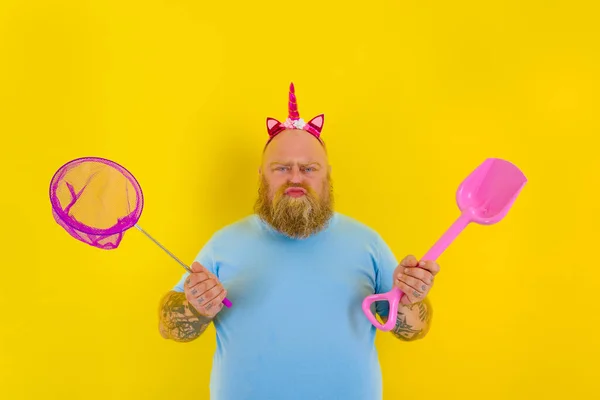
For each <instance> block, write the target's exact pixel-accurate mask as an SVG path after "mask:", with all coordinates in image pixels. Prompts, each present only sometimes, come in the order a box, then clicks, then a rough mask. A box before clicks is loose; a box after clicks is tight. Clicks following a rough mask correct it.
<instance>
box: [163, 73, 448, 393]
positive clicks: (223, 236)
mask: <svg viewBox="0 0 600 400" xmlns="http://www.w3.org/2000/svg"><path fill="white" fill-rule="evenodd" d="M288 109H289V114H288V118H287V120H286V121H285V122H284V123H281V122H279V121H278V120H276V119H273V118H267V130H268V133H269V140H268V142H267V144H266V146H265V147H264V149H263V156H262V162H261V166H260V168H259V171H258V172H259V189H258V198H257V200H256V203H255V206H254V213H253V214H251V215H249V216H247V217H245V218H243V219H242V220H240V221H237V222H235V223H232V224H230V225H228V226H225V227H224V228H222V229H220V230H219V231H217V232H216V233H215V234H214V235H213V236H212V237H211V239H210V240H209V241H208V243H206V244H205V246H203V248H202V249H201V250H200V252H199V254H198V256H197V257H196V260H195V261H194V263H193V264H192V266H191V270H192V273H187V272H186V273H185V274H184V275H183V277H182V278H181V280H180V281H179V283H177V284H176V285H175V286H174V287H173V288H172V289H171V290H170V291H169V292H168V293H167V294H166V295H165V296H164V297H163V299H162V301H161V304H160V313H159V331H160V333H161V335H162V336H163V337H164V338H166V339H170V340H174V341H177V342H190V341H192V340H195V339H197V338H198V337H199V336H200V335H201V334H202V333H203V332H204V331H205V330H206V328H207V327H208V326H209V325H210V324H211V323H212V324H214V327H215V330H216V339H217V349H216V351H215V353H214V356H213V360H212V362H213V368H212V372H211V377H210V396H211V399H213V400H317V399H323V400H335V399H343V400H380V399H382V398H383V393H382V379H381V369H380V365H379V361H378V356H377V351H376V348H375V345H374V339H375V333H376V328H375V327H374V326H373V325H372V324H371V323H370V322H369V320H368V319H367V318H366V317H365V315H364V314H363V311H362V309H361V303H362V301H363V299H364V298H365V297H367V296H369V295H372V294H375V293H385V292H388V291H390V290H391V289H392V288H393V287H394V286H397V287H398V288H400V289H401V290H402V292H403V293H404V294H405V295H404V296H403V297H402V300H401V304H400V305H399V308H398V313H397V315H394V316H391V318H395V319H396V321H397V322H396V326H395V328H394V329H393V330H392V331H391V334H393V335H394V336H395V337H397V338H398V339H400V340H403V341H410V340H416V339H419V338H423V337H424V336H425V335H426V333H427V332H428V330H429V326H430V320H431V305H430V302H429V301H428V299H427V294H428V293H429V291H430V289H431V286H432V284H433V278H434V276H435V275H436V274H437V273H438V272H439V266H438V265H437V264H436V263H434V262H430V261H422V262H418V261H417V260H416V259H415V257H413V256H410V255H409V256H407V257H405V258H404V259H403V260H402V261H401V262H400V263H398V262H397V260H396V258H395V256H394V254H393V253H392V251H391V250H390V248H389V247H388V246H387V244H386V243H385V241H384V240H383V239H382V237H381V236H380V235H379V234H378V233H377V232H375V231H374V230H373V229H371V228H369V227H368V226H366V225H364V224H363V223H360V222H358V221H357V220H355V219H353V218H351V217H349V216H346V215H342V214H340V213H338V212H336V211H334V206H333V205H334V195H333V185H332V179H331V167H330V165H329V162H328V156H327V150H326V147H325V143H324V141H323V139H322V138H321V130H322V128H323V122H324V116H323V115H319V116H317V117H315V118H313V119H312V120H310V121H309V122H307V123H305V122H304V121H303V120H302V119H300V116H299V114H298V107H297V104H296V97H295V93H294V86H293V84H292V85H291V86H290V93H289V104H288ZM226 297H227V299H226ZM226 300H231V302H232V306H231V307H226V308H223V303H224V302H226ZM375 308H376V313H377V314H378V315H379V316H380V318H381V319H382V320H383V321H387V319H388V317H389V316H388V312H389V304H387V303H377V304H376V307H375ZM190 356H191V357H194V355H193V354H191V355H190ZM197 361H198V362H206V361H204V360H197ZM185 372H186V375H187V376H191V377H193V376H194V374H195V372H194V371H185ZM185 382H186V383H187V384H192V385H193V380H192V381H191V382H190V381H189V380H187V379H186V380H185Z"/></svg>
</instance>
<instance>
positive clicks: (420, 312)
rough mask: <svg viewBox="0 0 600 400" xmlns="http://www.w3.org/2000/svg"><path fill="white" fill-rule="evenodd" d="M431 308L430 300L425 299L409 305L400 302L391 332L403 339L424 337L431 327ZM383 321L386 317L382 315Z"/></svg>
mask: <svg viewBox="0 0 600 400" xmlns="http://www.w3.org/2000/svg"><path fill="white" fill-rule="evenodd" d="M431 316H432V308H431V302H430V301H429V300H428V299H427V298H426V299H425V300H423V301H421V302H418V303H413V304H409V305H404V304H400V305H399V306H398V315H397V316H396V326H394V329H392V331H391V332H392V334H393V335H394V336H395V337H396V338H398V339H400V340H404V341H413V340H418V339H422V338H424V337H425V336H426V335H427V333H428V332H429V328H430V327H431ZM382 319H383V323H386V322H387V317H382Z"/></svg>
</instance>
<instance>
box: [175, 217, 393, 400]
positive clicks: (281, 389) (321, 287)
mask: <svg viewBox="0 0 600 400" xmlns="http://www.w3.org/2000/svg"><path fill="white" fill-rule="evenodd" d="M196 261H198V262H199V263H200V264H202V265H203V266H204V267H206V268H207V269H208V270H210V271H211V272H212V273H213V274H215V275H216V276H217V277H218V279H219V281H220V282H221V283H222V284H223V286H224V287H225V288H226V289H227V291H228V295H227V297H228V298H229V299H230V300H231V301H232V303H233V305H232V307H231V308H226V307H223V309H222V310H221V312H220V313H219V314H217V316H216V318H215V319H214V326H215V329H216V336H217V337H216V339H217V349H216V352H215V354H214V357H213V366H212V373H211V377H210V393H211V400H337V399H339V400H379V399H381V398H382V379H381V370H380V366H379V360H378V356H377V351H376V349H375V345H374V338H375V333H376V329H375V328H374V327H373V326H372V325H371V323H370V322H369V320H368V319H367V318H366V317H365V315H364V314H363V312H362V308H361V304H362V301H363V299H364V298H365V297H366V296H368V295H371V294H373V293H383V292H387V291H389V290H391V288H392V280H393V279H392V275H393V271H394V269H395V268H396V266H397V265H398V262H397V261H396V258H395V257H394V255H393V253H392V251H391V250H390V249H389V247H388V246H387V245H386V243H385V242H384V241H383V239H382V238H381V237H380V235H379V234H377V233H376V232H375V231H374V230H373V229H371V228H369V227H367V226H365V225H364V224H362V223H360V222H358V221H356V220H354V219H352V218H350V217H347V216H345V215H342V214H339V213H335V214H334V216H333V217H332V219H331V221H330V224H329V226H328V227H327V228H326V229H325V230H323V231H321V232H319V233H318V234H316V235H314V236H312V237H310V238H308V239H303V240H294V239H290V238H287V237H285V236H283V235H281V234H280V233H278V232H276V231H275V230H273V229H272V228H271V227H270V226H268V225H267V224H265V223H264V222H263V221H262V220H261V219H260V218H258V216H256V215H250V216H248V217H246V218H244V219H242V220H240V221H237V222H235V223H233V224H231V225H228V226H226V227H224V228H222V229H221V230H219V231H218V232H217V233H215V234H214V235H213V237H212V238H211V239H210V240H209V241H208V243H207V244H206V245H205V246H204V247H203V248H202V250H201V251H200V253H199V254H198V256H197V258H196ZM187 275H188V273H185V274H184V275H183V277H182V278H181V280H180V281H179V283H178V284H177V285H176V286H175V287H174V289H173V290H175V291H179V292H182V291H183V283H184V280H185V278H186V277H187ZM387 308H388V305H387V303H385V302H379V303H377V312H378V313H379V314H380V315H382V316H387V311H388V310H387ZM200 339H201V338H200Z"/></svg>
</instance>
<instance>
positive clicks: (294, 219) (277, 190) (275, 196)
mask: <svg viewBox="0 0 600 400" xmlns="http://www.w3.org/2000/svg"><path fill="white" fill-rule="evenodd" d="M259 172H260V185H259V190H258V198H257V200H256V204H255V206H254V210H255V212H256V213H257V214H258V215H259V216H260V217H261V218H262V219H263V220H265V221H266V222H267V223H269V224H270V225H271V226H272V227H273V228H275V229H276V230H278V231H279V232H281V233H283V234H285V235H287V236H289V237H293V238H306V237H308V236H310V235H312V234H314V233H316V232H319V231H320V230H322V229H323V228H324V227H325V226H326V224H327V222H328V221H329V219H330V217H331V216H332V215H333V185H332V183H331V176H330V172H331V171H330V167H329V163H328V159H327V154H326V152H325V149H324V148H323V146H322V145H321V144H320V143H319V142H318V140H316V139H315V138H314V137H312V136H311V135H310V134H309V133H307V132H304V131H299V130H286V131H283V132H281V133H279V134H278V135H277V136H276V137H275V138H274V139H273V140H272V141H271V143H269V145H268V146H267V149H266V150H265V153H264V155H263V162H262V165H261V168H260V171H259Z"/></svg>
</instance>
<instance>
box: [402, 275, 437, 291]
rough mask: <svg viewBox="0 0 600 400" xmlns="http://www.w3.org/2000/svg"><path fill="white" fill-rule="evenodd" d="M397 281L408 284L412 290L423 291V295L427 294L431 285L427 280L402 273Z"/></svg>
mask: <svg viewBox="0 0 600 400" xmlns="http://www.w3.org/2000/svg"><path fill="white" fill-rule="evenodd" d="M396 281H397V282H402V283H404V284H406V285H408V286H409V287H410V288H411V289H412V290H416V291H418V292H421V293H422V294H423V295H425V294H427V291H428V289H429V286H428V285H426V284H425V282H423V281H422V280H420V279H417V278H413V277H412V276H409V275H400V276H399V277H398V279H397V280H396Z"/></svg>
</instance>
